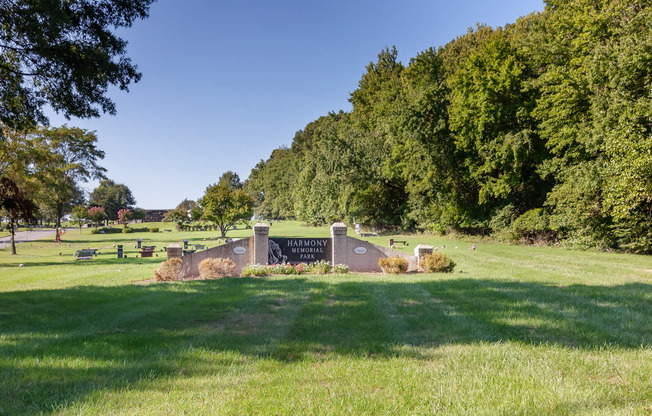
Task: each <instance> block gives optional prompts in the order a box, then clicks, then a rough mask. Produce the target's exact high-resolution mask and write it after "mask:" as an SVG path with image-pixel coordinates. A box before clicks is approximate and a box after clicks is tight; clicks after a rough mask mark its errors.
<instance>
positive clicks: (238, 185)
mask: <svg viewBox="0 0 652 416" xmlns="http://www.w3.org/2000/svg"><path fill="white" fill-rule="evenodd" d="M217 183H218V184H219V185H226V186H228V187H229V188H231V189H242V182H241V181H240V176H238V174H237V173H235V172H233V171H230V170H228V171H226V172H224V173H223V174H222V176H220V179H219V180H218V181H217Z"/></svg>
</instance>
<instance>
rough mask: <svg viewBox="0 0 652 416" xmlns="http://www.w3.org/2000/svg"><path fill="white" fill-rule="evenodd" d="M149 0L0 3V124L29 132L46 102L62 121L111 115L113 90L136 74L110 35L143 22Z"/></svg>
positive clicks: (125, 86) (123, 44) (41, 116)
mask: <svg viewBox="0 0 652 416" xmlns="http://www.w3.org/2000/svg"><path fill="white" fill-rule="evenodd" d="M153 1H154V0H131V1H119V0H95V1H93V2H89V1H86V0H68V1H25V0H0V25H2V30H1V31H0V121H1V122H2V123H5V124H6V125H8V126H9V127H11V128H14V129H18V130H28V129H31V128H34V127H36V125H37V124H38V123H43V124H45V123H46V122H47V119H46V117H45V115H44V112H43V107H44V105H45V104H46V103H47V104H49V105H50V106H51V107H52V108H53V109H54V110H55V111H57V112H61V113H63V115H64V116H66V117H71V116H74V117H80V118H88V117H98V116H99V114H100V110H101V111H102V112H105V113H109V114H115V104H114V103H113V102H112V101H111V100H110V99H109V98H108V97H107V91H108V88H109V87H110V86H112V85H115V86H117V87H118V88H120V89H121V90H128V87H129V84H130V83H131V82H132V81H133V82H138V81H139V80H140V78H141V74H140V73H139V72H138V71H137V67H136V66H135V65H134V64H132V62H131V60H130V59H129V58H128V57H127V56H126V48H127V42H126V41H124V40H123V39H121V38H120V37H118V36H116V35H115V34H114V33H112V32H113V31H115V30H117V29H119V28H122V27H130V26H131V25H132V24H133V23H134V21H136V20H138V19H144V18H146V17H147V16H148V13H149V7H150V5H151V3H152V2H153Z"/></svg>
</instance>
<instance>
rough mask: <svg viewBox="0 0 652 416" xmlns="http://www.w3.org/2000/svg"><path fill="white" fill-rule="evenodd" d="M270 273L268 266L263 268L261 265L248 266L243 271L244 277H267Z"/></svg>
mask: <svg viewBox="0 0 652 416" xmlns="http://www.w3.org/2000/svg"><path fill="white" fill-rule="evenodd" d="M268 274H269V272H268V271H267V267H266V266H262V265H260V264H247V265H246V266H245V267H244V268H243V269H242V275H243V276H245V277H250V276H267V275H268Z"/></svg>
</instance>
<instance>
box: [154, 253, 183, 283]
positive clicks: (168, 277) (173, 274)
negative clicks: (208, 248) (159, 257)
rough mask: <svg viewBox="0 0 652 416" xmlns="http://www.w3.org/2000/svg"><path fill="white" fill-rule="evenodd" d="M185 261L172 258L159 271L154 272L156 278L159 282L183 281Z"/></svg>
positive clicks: (162, 264)
mask: <svg viewBox="0 0 652 416" xmlns="http://www.w3.org/2000/svg"><path fill="white" fill-rule="evenodd" d="M182 267H183V260H181V259H180V258H178V257H175V258H171V259H169V260H167V261H164V262H163V263H161V265H160V266H159V267H158V270H154V277H155V278H156V280H157V281H159V282H169V281H172V280H181V278H182V277H183V271H182Z"/></svg>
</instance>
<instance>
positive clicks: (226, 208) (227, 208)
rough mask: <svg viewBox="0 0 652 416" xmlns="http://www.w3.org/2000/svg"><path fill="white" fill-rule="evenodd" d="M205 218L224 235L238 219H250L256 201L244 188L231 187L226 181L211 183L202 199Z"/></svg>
mask: <svg viewBox="0 0 652 416" xmlns="http://www.w3.org/2000/svg"><path fill="white" fill-rule="evenodd" d="M200 204H201V206H202V208H203V210H204V213H203V218H204V219H205V220H208V221H211V222H213V223H214V224H215V225H216V226H217V227H218V228H219V229H220V233H221V235H222V237H226V233H227V231H228V230H229V229H231V228H232V227H233V226H234V225H235V224H236V223H237V222H238V221H243V220H248V219H249V218H251V215H252V214H253V208H254V202H253V200H252V199H251V197H250V196H249V194H248V193H247V192H246V191H245V190H243V189H234V188H231V187H230V186H229V185H228V184H226V183H221V184H215V185H210V186H208V187H207V188H206V193H205V194H204V196H203V197H202V198H201V200H200Z"/></svg>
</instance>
